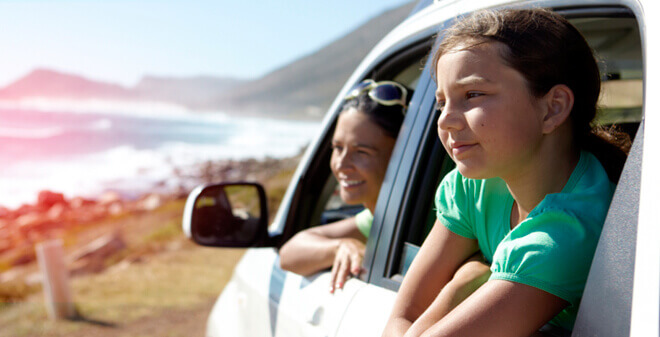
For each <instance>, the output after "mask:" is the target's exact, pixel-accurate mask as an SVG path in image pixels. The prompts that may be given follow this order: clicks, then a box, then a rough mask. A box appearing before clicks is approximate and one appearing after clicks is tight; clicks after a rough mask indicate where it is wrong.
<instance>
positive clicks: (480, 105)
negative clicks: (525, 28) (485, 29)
mask: <svg viewBox="0 0 660 337" xmlns="http://www.w3.org/2000/svg"><path fill="white" fill-rule="evenodd" d="M500 48H506V47H505V45H504V44H501V43H499V42H489V43H483V44H480V45H477V46H474V47H471V48H469V49H463V48H462V46H458V47H457V48H455V49H452V50H450V51H448V52H446V53H445V54H444V55H443V56H442V57H440V59H439V60H438V64H437V71H436V73H437V83H438V90H437V92H436V99H437V102H438V103H437V104H438V108H439V109H441V110H442V112H441V114H440V118H439V119H438V135H439V136H440V140H441V141H442V144H443V145H444V147H445V149H446V150H447V152H448V153H449V155H450V156H451V158H452V159H453V160H454V162H456V165H457V167H458V170H459V171H460V172H461V174H462V175H463V176H465V177H467V178H473V179H485V178H492V177H502V178H505V177H507V176H509V175H511V174H515V173H516V172H524V170H525V168H526V167H529V166H528V165H531V164H532V163H534V162H535V161H534V156H535V155H536V154H537V151H538V149H539V146H540V140H541V137H542V131H541V126H542V119H543V117H542V113H541V110H542V109H541V102H540V100H539V99H537V98H535V97H534V96H533V95H532V94H531V91H530V90H529V89H528V87H527V82H526V80H525V78H524V77H523V76H522V74H520V73H519V72H518V71H516V70H515V69H513V68H511V67H509V66H507V65H505V64H504V63H503V61H502V59H501V57H500V54H499V49H500ZM505 179H506V178H505Z"/></svg>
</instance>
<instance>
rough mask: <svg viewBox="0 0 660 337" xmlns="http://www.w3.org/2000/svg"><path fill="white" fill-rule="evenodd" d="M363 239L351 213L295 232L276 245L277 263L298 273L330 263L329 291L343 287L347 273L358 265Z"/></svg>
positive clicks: (312, 270) (310, 272)
mask: <svg viewBox="0 0 660 337" xmlns="http://www.w3.org/2000/svg"><path fill="white" fill-rule="evenodd" d="M366 241H367V239H366V238H365V237H364V235H363V234H362V233H361V232H360V230H359V229H358V227H357V224H356V222H355V217H350V218H348V219H344V220H341V221H337V222H333V223H330V224H327V225H323V226H318V227H312V228H309V229H306V230H304V231H301V232H299V233H298V234H296V235H295V236H293V237H292V238H291V239H290V240H289V241H287V242H286V243H285V244H284V245H283V246H282V248H281V249H280V266H281V267H282V269H284V270H288V271H292V272H294V273H297V274H301V275H311V274H313V273H316V272H318V271H321V270H323V269H326V268H329V267H332V284H331V291H333V290H334V287H335V286H337V287H339V288H341V287H343V284H344V282H345V281H346V278H348V276H349V274H353V275H357V274H359V272H360V268H361V267H362V259H363V257H364V250H365V243H366Z"/></svg>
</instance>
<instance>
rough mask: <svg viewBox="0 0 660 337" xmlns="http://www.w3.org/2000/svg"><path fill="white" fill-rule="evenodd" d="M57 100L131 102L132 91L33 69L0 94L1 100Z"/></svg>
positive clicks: (133, 94) (76, 76) (135, 97)
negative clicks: (49, 98) (40, 98)
mask: <svg viewBox="0 0 660 337" xmlns="http://www.w3.org/2000/svg"><path fill="white" fill-rule="evenodd" d="M24 97H57V98H66V99H85V98H101V99H114V100H134V99H137V98H138V96H137V94H136V93H135V92H133V91H132V90H129V89H127V88H124V87H122V86H119V85H116V84H110V83H103V82H98V81H92V80H89V79H87V78H84V77H82V76H78V75H72V74H65V73H61V72H57V71H54V70H48V69H36V70H34V71H32V72H30V73H29V74H27V75H26V76H25V77H23V78H21V79H19V80H17V81H16V82H14V83H12V84H10V85H8V86H7V87H5V88H3V89H2V90H0V98H2V99H20V98H24Z"/></svg>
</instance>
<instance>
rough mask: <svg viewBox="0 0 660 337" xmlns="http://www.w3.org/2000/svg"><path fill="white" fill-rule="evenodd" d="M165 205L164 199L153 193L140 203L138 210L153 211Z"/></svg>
mask: <svg viewBox="0 0 660 337" xmlns="http://www.w3.org/2000/svg"><path fill="white" fill-rule="evenodd" d="M162 205H163V197H162V196H160V195H158V194H155V193H152V194H149V195H148V196H147V197H145V198H144V199H142V200H140V201H139V202H138V205H137V208H138V209H139V210H142V211H153V210H155V209H156V208H158V207H160V206H162Z"/></svg>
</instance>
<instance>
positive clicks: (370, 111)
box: [341, 90, 412, 138]
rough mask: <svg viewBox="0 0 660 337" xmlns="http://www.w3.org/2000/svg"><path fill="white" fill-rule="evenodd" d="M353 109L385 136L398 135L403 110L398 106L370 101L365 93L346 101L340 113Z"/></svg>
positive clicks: (403, 115)
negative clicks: (376, 126) (367, 118)
mask: <svg viewBox="0 0 660 337" xmlns="http://www.w3.org/2000/svg"><path fill="white" fill-rule="evenodd" d="M407 96H408V98H410V97H411V96H412V90H408V95H407ZM351 108H354V109H355V110H357V111H358V112H360V113H363V114H365V115H367V117H369V120H370V121H372V122H373V123H374V124H376V125H378V126H379V127H380V128H381V129H382V130H383V131H384V132H385V134H386V135H388V136H390V137H392V138H396V137H397V136H398V135H399V130H400V129H401V124H403V118H404V117H405V109H404V107H403V106H401V105H399V104H395V105H382V104H379V103H378V102H376V101H374V100H372V99H371V98H370V97H369V95H368V94H367V92H364V93H361V94H360V95H359V96H358V97H356V98H352V99H349V100H347V101H346V102H345V103H344V105H343V106H342V109H341V113H344V112H346V111H348V110H349V109H351Z"/></svg>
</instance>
